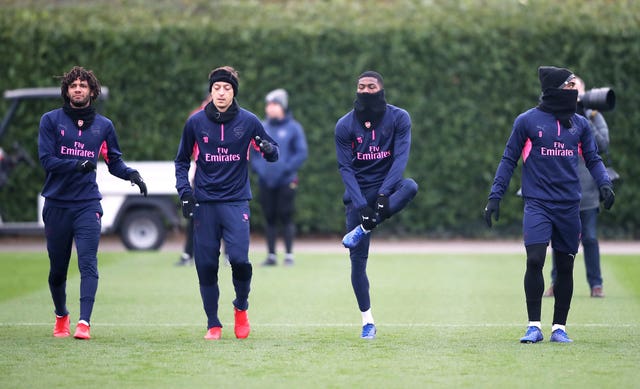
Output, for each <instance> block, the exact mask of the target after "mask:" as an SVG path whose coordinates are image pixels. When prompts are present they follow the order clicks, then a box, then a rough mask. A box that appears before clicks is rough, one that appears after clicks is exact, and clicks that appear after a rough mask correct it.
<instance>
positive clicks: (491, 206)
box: [484, 199, 500, 228]
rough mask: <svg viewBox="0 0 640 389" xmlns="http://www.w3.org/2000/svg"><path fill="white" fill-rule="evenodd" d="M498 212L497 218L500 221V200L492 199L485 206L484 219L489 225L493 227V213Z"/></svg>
mask: <svg viewBox="0 0 640 389" xmlns="http://www.w3.org/2000/svg"><path fill="white" fill-rule="evenodd" d="M494 213H495V214H496V216H495V219H496V221H498V219H500V200H498V199H491V200H489V202H488V203H487V206H486V207H484V221H485V222H487V226H489V228H491V215H492V214H494Z"/></svg>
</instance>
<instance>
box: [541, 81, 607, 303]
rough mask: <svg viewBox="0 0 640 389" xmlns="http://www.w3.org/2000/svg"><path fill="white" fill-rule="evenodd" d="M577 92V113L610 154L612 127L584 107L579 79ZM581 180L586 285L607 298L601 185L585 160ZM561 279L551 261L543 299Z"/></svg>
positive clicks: (580, 163) (580, 167)
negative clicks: (601, 239) (600, 220)
mask: <svg viewBox="0 0 640 389" xmlns="http://www.w3.org/2000/svg"><path fill="white" fill-rule="evenodd" d="M575 82H576V88H577V89H578V105H577V110H576V112H577V113H578V114H579V115H582V116H584V117H585V118H587V119H588V120H589V129H590V130H591V134H592V136H593V138H594V139H595V141H596V145H597V146H598V152H599V153H600V154H603V153H604V154H607V153H608V149H609V126H607V122H606V121H605V120H604V116H602V114H601V113H600V112H598V111H596V110H592V109H588V108H585V107H584V106H583V105H582V102H581V101H580V98H579V96H582V95H583V94H584V92H585V83H584V81H583V80H582V79H581V78H579V77H576V78H575ZM578 178H580V187H581V188H582V199H580V222H581V224H582V235H581V237H580V241H581V242H582V249H583V254H584V266H585V269H586V273H587V283H588V284H589V289H590V290H591V297H604V290H603V287H602V285H603V282H602V273H601V271H600V244H599V243H598V231H597V230H598V214H599V213H600V191H599V190H598V184H597V183H596V181H595V180H594V179H593V177H592V176H591V174H590V173H589V170H588V169H587V166H586V165H585V163H584V159H583V158H579V159H578ZM557 276H558V269H557V267H556V259H555V257H553V259H552V268H551V285H550V286H549V289H547V291H546V292H545V293H544V297H553V285H554V284H555V281H556V278H557Z"/></svg>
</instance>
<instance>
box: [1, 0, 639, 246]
mask: <svg viewBox="0 0 640 389" xmlns="http://www.w3.org/2000/svg"><path fill="white" fill-rule="evenodd" d="M35 3H38V2H35ZM301 3H303V4H298V3H295V4H292V3H291V2H272V1H269V2H263V3H260V2H239V4H236V3H234V2H230V3H225V2H217V3H213V5H208V3H204V2H201V1H195V0H194V1H190V2H187V1H183V2H180V3H177V4H176V3H174V2H170V1H164V2H159V3H157V4H156V5H155V6H153V8H150V7H148V6H143V5H141V4H144V2H135V1H134V2H126V1H123V2H106V1H105V2H95V3H93V5H92V6H81V7H80V6H78V7H71V6H70V5H63V6H54V7H48V6H44V5H43V6H42V7H33V6H30V7H27V6H22V5H20V4H16V5H13V6H7V7H5V8H3V9H2V10H0V22H1V23H0V38H1V39H2V42H3V44H2V45H1V46H0V69H2V74H3V75H4V77H2V79H0V89H2V90H5V89H15V88H20V87H31V86H55V85H57V81H56V80H55V79H54V78H53V77H52V76H55V75H60V74H62V73H63V72H64V71H66V70H68V69H69V68H70V67H71V66H73V65H76V64H80V65H83V66H85V67H87V68H90V69H93V70H94V71H95V72H96V73H97V75H98V77H99V79H100V80H101V82H102V83H103V84H104V85H107V86H109V88H110V92H111V96H110V99H109V101H108V102H107V105H106V109H105V114H106V115H107V116H108V117H110V118H111V119H112V120H113V121H114V123H115V125H116V129H117V132H118V135H119V138H120V143H121V147H122V150H123V152H124V157H125V159H126V160H127V161H135V160H147V159H160V160H162V159H166V160H170V159H173V157H174V156H175V152H176V149H177V144H178V142H179V138H180V133H181V130H182V126H183V124H184V120H185V118H186V116H187V114H188V112H189V111H190V110H191V109H193V108H194V107H195V106H197V104H198V103H199V101H200V99H201V98H202V96H203V93H204V91H205V89H206V85H207V84H206V82H207V80H206V77H207V74H208V72H209V70H210V69H211V68H213V67H216V66H219V65H223V64H230V65H232V66H234V67H236V68H237V69H238V70H239V71H240V92H239V97H238V100H239V102H240V104H241V105H242V106H243V107H245V108H248V109H250V110H252V111H254V112H256V113H257V114H258V115H260V116H261V115H262V114H263V98H264V95H265V94H266V93H267V92H268V91H269V90H271V89H274V88H277V87H284V88H286V89H287V90H288V91H289V92H290V101H291V106H292V109H293V112H294V115H295V116H296V118H297V119H298V120H299V121H300V122H301V123H302V124H303V126H304V128H305V130H306V134H307V139H308V142H309V145H310V157H309V160H308V162H307V163H306V165H305V166H304V168H303V170H302V172H301V184H300V194H299V197H298V202H297V206H298V214H297V221H298V225H299V229H300V231H301V232H302V233H305V234H316V233H330V234H339V233H342V232H343V229H344V227H343V223H344V217H343V209H342V204H341V194H342V191H343V186H342V182H341V180H340V176H339V174H338V171H337V164H336V160H335V151H334V143H333V129H334V125H335V122H336V120H337V119H338V118H339V117H340V116H342V115H343V114H344V113H345V112H347V111H348V110H349V109H350V108H351V105H352V102H353V99H354V93H355V78H356V76H357V75H358V74H359V73H360V72H362V71H363V70H366V69H376V70H378V71H380V72H381V73H382V74H383V76H384V77H385V86H386V94H387V99H388V101H389V102H390V103H392V104H395V105H398V106H401V107H403V108H405V109H407V110H408V111H409V113H410V114H411V117H412V119H413V145H412V155H411V158H410V162H409V166H408V169H407V176H411V177H413V178H414V179H415V180H416V181H417V182H418V184H419V185H420V191H419V193H418V196H417V197H416V199H415V200H414V202H413V203H412V204H411V205H410V206H409V207H408V209H407V210H406V212H404V213H401V214H400V215H398V216H397V217H396V218H395V219H396V220H394V221H393V222H392V223H387V224H388V225H386V226H385V227H384V228H383V231H384V232H386V233H388V234H411V235H419V236H428V237H460V236H463V237H491V236H505V235H509V236H518V235H519V231H520V222H521V216H522V210H521V208H522V207H521V200H520V199H519V198H517V197H516V196H515V192H516V190H517V189H518V187H519V182H518V181H519V177H520V175H519V172H518V173H516V175H515V176H514V178H513V180H512V184H511V186H510V189H509V193H511V194H512V195H511V196H507V197H506V198H505V200H504V201H503V205H502V209H501V219H500V223H498V226H497V228H495V229H494V230H487V229H486V228H485V227H484V225H483V221H482V219H481V210H482V208H483V207H484V205H485V202H486V197H487V194H488V191H489V188H490V185H491V182H492V179H493V174H494V172H495V168H496V166H497V164H498V162H499V159H500V156H501V153H502V150H503V148H504V144H505V142H506V139H507V137H508V136H509V133H510V130H511V124H512V122H513V119H514V118H515V117H516V116H517V114H519V113H520V112H522V111H524V110H526V109H528V108H529V107H531V106H533V105H535V104H536V102H537V98H538V95H539V84H538V80H537V73H536V69H537V67H538V66H539V65H542V64H552V65H557V66H566V67H569V68H571V69H572V70H574V71H576V72H577V73H578V74H580V75H581V76H582V77H583V78H584V79H585V80H586V82H587V83H588V86H591V87H595V86H605V85H606V86H611V87H613V88H614V89H615V92H616V94H617V98H618V106H617V108H616V110H615V111H613V112H610V113H605V117H606V119H607V121H608V123H609V126H610V129H611V148H610V149H611V155H612V159H613V161H614V166H615V168H616V169H617V170H618V171H619V172H620V174H621V175H622V177H623V178H624V182H623V184H622V185H619V186H617V188H616V193H617V200H616V205H615V206H614V208H613V211H612V212H604V213H603V216H602V218H601V220H602V221H601V225H602V227H601V230H602V231H603V233H604V234H605V235H606V236H609V237H618V238H630V237H632V238H637V237H638V236H639V235H640V224H639V220H640V213H639V212H637V211H636V210H637V209H639V205H640V204H639V203H640V197H639V196H637V195H634V193H636V192H637V189H638V183H637V182H635V181H634V180H632V177H636V176H638V175H639V174H640V171H639V170H640V164H638V162H637V155H638V150H639V149H640V148H639V146H640V141H639V140H638V139H637V137H636V136H635V135H636V134H635V133H636V131H635V130H636V123H639V122H640V112H638V111H637V110H636V109H635V108H636V106H637V104H638V101H640V99H639V97H640V85H639V83H640V80H639V79H638V77H637V75H638V74H640V65H639V61H638V58H640V45H638V44H637V42H638V41H640V26H639V24H638V20H637V19H634V16H633V15H638V14H639V13H640V5H637V4H636V3H633V2H631V1H621V2H608V1H587V2H584V1H576V0H571V1H565V2H558V3H556V2H555V1H550V0H549V1H524V2H523V1H513V2H506V1H497V0H495V1H490V0H488V1H482V2H479V1H478V2H475V1H462V2H446V1H433V2H427V3H428V5H423V3H425V2H419V1H408V0H405V1H377V2H376V1H372V2H365V3H360V2H357V3H356V2H350V1H346V0H344V1H339V0H336V1H326V2H312V3H311V5H309V4H306V2H301ZM452 3H455V4H452ZM65 4H68V3H66V2H65ZM363 4H364V5H363ZM59 104H60V103H59V102H57V101H50V102H37V103H36V102H31V103H29V104H26V105H25V106H23V108H22V109H21V110H20V112H19V115H18V117H19V120H18V121H16V122H15V123H14V124H13V126H12V127H11V128H10V129H9V131H8V133H7V134H6V135H5V137H4V138H3V139H1V140H0V141H1V144H2V145H3V147H4V148H5V150H7V149H9V148H10V147H9V146H10V145H11V144H12V143H13V142H14V141H19V142H20V143H21V144H23V145H24V146H25V147H27V148H28V149H29V151H31V153H32V155H33V156H34V159H35V158H36V157H37V150H36V149H37V125H38V121H39V117H40V116H41V114H42V113H44V112H45V111H46V110H49V109H52V108H55V107H57V106H59ZM7 107H8V105H7V104H4V106H2V107H1V109H2V110H1V111H0V114H4V112H6V108H7ZM132 165H133V166H135V164H133V163H132ZM170 175H171V176H172V173H171V174H170ZM42 181H43V172H42V170H41V169H40V168H35V169H34V168H28V167H26V166H20V167H19V168H18V169H17V170H16V171H15V172H14V174H12V176H11V179H10V182H9V184H8V185H7V186H6V187H4V188H2V189H0V204H2V205H1V206H0V210H1V212H2V215H3V217H4V218H5V219H9V220H25V219H31V218H35V209H34V208H35V207H34V206H33V204H35V201H36V200H35V198H36V195H37V193H38V190H39V189H40V186H41V184H42ZM252 207H253V211H254V224H255V227H256V229H259V228H260V223H259V222H258V220H260V219H259V216H260V211H259V209H258V208H257V203H256V202H253V204H252Z"/></svg>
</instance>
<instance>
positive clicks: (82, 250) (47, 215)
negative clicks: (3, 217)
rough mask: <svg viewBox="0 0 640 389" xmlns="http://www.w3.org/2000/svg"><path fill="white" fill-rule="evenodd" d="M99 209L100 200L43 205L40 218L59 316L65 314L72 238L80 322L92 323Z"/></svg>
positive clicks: (95, 289) (50, 285) (99, 224)
mask: <svg viewBox="0 0 640 389" xmlns="http://www.w3.org/2000/svg"><path fill="white" fill-rule="evenodd" d="M101 217H102V207H101V206H100V201H99V200H92V201H87V202H83V203H79V204H74V205H71V204H64V205H63V206H60V205H59V204H58V203H56V202H52V201H49V200H46V201H45V205H44V208H43V210H42V218H43V220H44V225H45V235H46V238H47V251H48V253H49V265H50V268H49V290H50V291H51V298H52V299H53V305H54V307H55V313H56V315H58V316H65V315H68V314H69V311H68V310H67V294H66V287H67V272H68V270H69V262H70V260H71V248H72V243H73V241H74V238H75V243H76V250H77V252H78V269H79V270H80V320H85V321H86V322H87V323H90V322H91V312H92V311H93V304H94V302H95V297H96V291H97V289H98V257H97V254H98V243H99V241H100V230H101Z"/></svg>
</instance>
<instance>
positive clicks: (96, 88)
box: [59, 66, 100, 103]
mask: <svg viewBox="0 0 640 389" xmlns="http://www.w3.org/2000/svg"><path fill="white" fill-rule="evenodd" d="M59 78H60V94H61V95H62V98H63V99H64V101H65V102H66V103H68V102H69V101H70V99H69V85H71V84H72V83H73V82H74V81H75V80H77V79H80V80H82V81H86V82H87V84H89V89H90V90H91V92H93V93H92V94H91V102H92V103H93V102H94V101H95V100H96V99H97V98H98V96H100V81H98V78H97V77H96V75H95V74H93V71H91V70H86V69H85V68H83V67H82V66H74V67H73V68H71V70H69V72H67V73H65V74H63V75H62V76H60V77H59Z"/></svg>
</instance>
